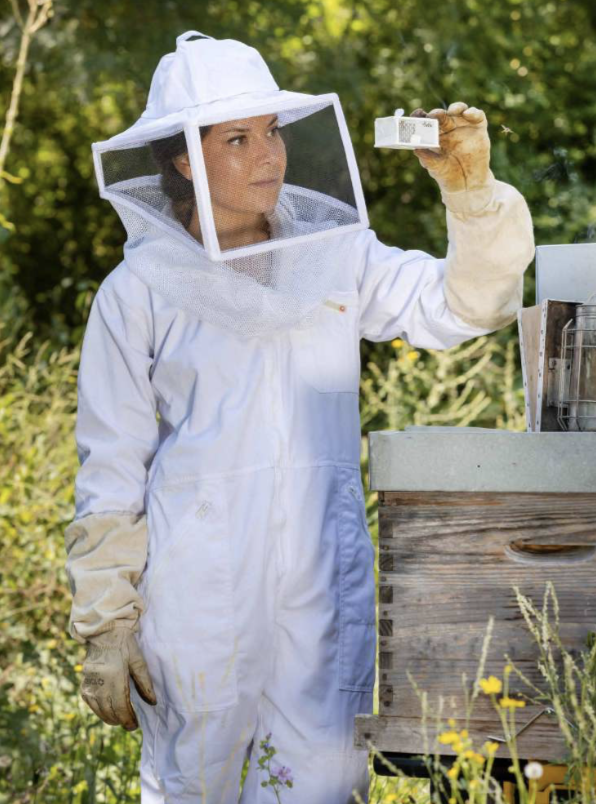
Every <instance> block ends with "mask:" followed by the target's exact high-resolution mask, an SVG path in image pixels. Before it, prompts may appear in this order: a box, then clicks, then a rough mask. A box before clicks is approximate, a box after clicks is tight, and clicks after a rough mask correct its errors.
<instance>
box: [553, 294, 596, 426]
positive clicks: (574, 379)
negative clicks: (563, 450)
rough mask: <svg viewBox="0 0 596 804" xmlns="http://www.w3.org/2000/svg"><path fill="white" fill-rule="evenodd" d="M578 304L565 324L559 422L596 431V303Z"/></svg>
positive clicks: (562, 424)
mask: <svg viewBox="0 0 596 804" xmlns="http://www.w3.org/2000/svg"><path fill="white" fill-rule="evenodd" d="M594 296H596V293H594V294H592V296H591V297H590V298H589V299H588V301H587V303H586V304H578V305H577V307H576V310H575V318H571V319H570V320H569V321H568V322H567V323H566V324H565V326H564V327H563V337H562V342H561V360H560V361H559V365H558V374H559V394H558V396H559V400H558V403H557V421H558V422H559V425H560V427H561V429H562V430H574V431H591V432H594V431H596V303H593V304H592V303H591V301H592V299H593V297H594Z"/></svg>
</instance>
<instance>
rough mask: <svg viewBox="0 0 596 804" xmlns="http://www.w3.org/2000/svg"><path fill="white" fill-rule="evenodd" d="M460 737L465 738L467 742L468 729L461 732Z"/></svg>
mask: <svg viewBox="0 0 596 804" xmlns="http://www.w3.org/2000/svg"><path fill="white" fill-rule="evenodd" d="M459 736H460V737H463V738H464V740H465V738H466V737H467V736H468V730H467V729H462V730H461V731H460V733H459Z"/></svg>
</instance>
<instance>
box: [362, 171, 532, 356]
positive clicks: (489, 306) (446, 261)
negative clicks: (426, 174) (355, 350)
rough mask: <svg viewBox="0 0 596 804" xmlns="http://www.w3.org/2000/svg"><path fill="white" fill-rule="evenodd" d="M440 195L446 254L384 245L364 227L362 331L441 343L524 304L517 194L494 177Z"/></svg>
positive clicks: (510, 315) (525, 230)
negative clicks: (475, 187) (469, 188)
mask: <svg viewBox="0 0 596 804" xmlns="http://www.w3.org/2000/svg"><path fill="white" fill-rule="evenodd" d="M443 201H444V203H445V206H446V208H447V233H448V238H449V245H448V250H447V256H446V257H445V258H435V257H432V256H431V255H429V254H427V253H425V252H423V251H416V250H410V251H403V250H402V249H399V248H396V247H391V246H386V245H384V244H382V243H380V242H379V241H378V239H377V238H376V235H375V234H374V232H368V233H367V234H368V238H369V240H368V244H367V248H366V254H365V259H364V260H363V264H362V270H361V273H360V277H359V295H360V335H361V337H363V338H366V339H368V340H371V341H385V340H392V339H393V338H397V337H399V338H403V339H404V340H406V341H408V343H410V344H411V345H412V346H417V347H421V348H424V349H448V348H450V347H452V346H456V345H458V344H459V343H462V342H464V341H466V340H469V339H470V338H475V337H478V336H479V335H486V334H488V333H489V332H494V331H495V330H496V329H500V328H501V327H504V326H506V325H507V324H509V323H511V322H512V321H513V320H515V318H516V313H517V310H518V309H519V308H520V307H522V305H523V297H522V292H523V274H524V271H525V270H526V268H527V267H528V265H529V264H530V262H531V261H532V258H533V256H534V236H533V228H532V219H531V217H530V212H529V210H528V207H527V204H526V202H525V200H524V198H523V196H522V195H521V194H520V193H519V192H518V191H517V190H516V189H515V188H514V187H512V186H511V185H509V184H505V183H504V182H499V181H495V180H493V181H492V182H491V184H490V185H488V186H487V187H485V188H481V189H479V190H474V191H472V192H464V193H450V194H444V195H443Z"/></svg>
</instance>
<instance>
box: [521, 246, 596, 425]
mask: <svg viewBox="0 0 596 804" xmlns="http://www.w3.org/2000/svg"><path fill="white" fill-rule="evenodd" d="M595 288H596V243H580V244H573V245H553V246H538V247H537V249H536V305H535V306H534V307H524V308H522V309H521V310H519V311H518V314H517V318H518V327H519V341H520V352H521V358H522V370H523V381H524V392H525V402H526V425H527V430H528V431H529V432H541V431H555V430H558V431H563V432H567V431H569V432H596V292H594V289H595Z"/></svg>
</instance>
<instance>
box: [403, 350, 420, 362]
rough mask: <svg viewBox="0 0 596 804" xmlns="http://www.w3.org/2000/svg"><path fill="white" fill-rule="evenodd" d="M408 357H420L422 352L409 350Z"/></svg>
mask: <svg viewBox="0 0 596 804" xmlns="http://www.w3.org/2000/svg"><path fill="white" fill-rule="evenodd" d="M406 357H407V358H408V360H416V358H417V357H420V352H416V351H415V350H414V349H412V350H411V351H410V352H408V354H407V355H406Z"/></svg>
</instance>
